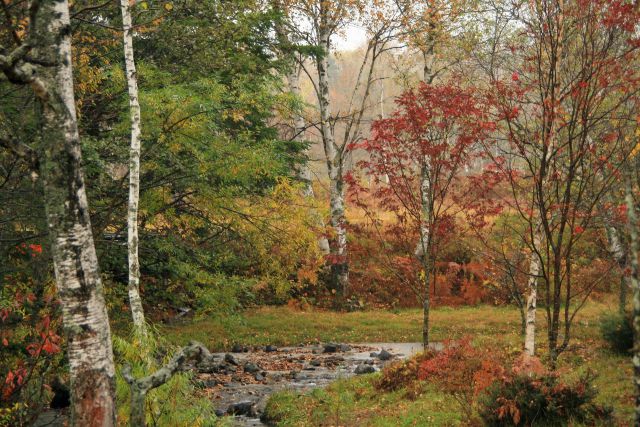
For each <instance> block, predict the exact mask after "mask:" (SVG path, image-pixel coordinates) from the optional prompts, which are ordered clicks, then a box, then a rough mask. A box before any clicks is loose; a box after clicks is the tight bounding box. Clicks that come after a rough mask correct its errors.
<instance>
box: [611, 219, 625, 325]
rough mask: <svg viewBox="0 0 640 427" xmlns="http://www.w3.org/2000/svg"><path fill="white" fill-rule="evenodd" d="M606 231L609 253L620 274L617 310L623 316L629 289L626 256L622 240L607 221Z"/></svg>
mask: <svg viewBox="0 0 640 427" xmlns="http://www.w3.org/2000/svg"><path fill="white" fill-rule="evenodd" d="M606 229H607V240H608V241H609V252H610V253H611V256H613V259H614V260H615V261H616V264H618V267H619V268H620V271H621V272H622V277H621V279H620V301H619V305H618V308H619V310H620V313H622V314H624V310H625V307H626V305H627V289H629V288H630V285H631V283H630V281H631V278H630V277H629V275H628V274H626V269H627V254H626V251H625V248H624V245H623V244H622V240H621V239H620V233H619V232H618V229H617V228H616V227H615V226H614V225H612V224H611V223H610V222H609V221H607V224H606Z"/></svg>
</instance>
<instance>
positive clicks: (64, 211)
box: [32, 0, 116, 426]
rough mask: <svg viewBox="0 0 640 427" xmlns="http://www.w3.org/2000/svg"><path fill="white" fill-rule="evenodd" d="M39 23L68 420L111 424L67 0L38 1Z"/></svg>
mask: <svg viewBox="0 0 640 427" xmlns="http://www.w3.org/2000/svg"><path fill="white" fill-rule="evenodd" d="M37 23H38V25H39V27H40V28H41V29H44V28H45V27H46V34H44V35H43V37H42V40H41V43H40V44H39V45H38V46H42V53H46V54H49V55H51V56H53V57H55V59H56V63H57V65H56V66H55V67H41V69H40V70H41V72H40V74H41V82H42V83H43V84H44V85H43V86H39V85H37V84H35V83H33V84H32V86H33V87H34V90H35V92H36V95H37V96H38V97H39V99H40V101H41V104H42V106H43V126H42V137H43V142H44V144H43V145H44V153H43V156H42V160H43V162H42V164H41V175H42V177H43V181H44V194H45V207H46V213H47V225H48V229H49V235H50V238H51V249H52V254H53V263H54V269H55V276H56V283H57V290H58V295H59V298H60V302H61V307H62V313H63V323H64V331H65V335H66V342H67V352H68V358H69V368H70V377H71V408H70V413H71V425H74V426H113V425H115V417H116V410H115V409H116V408H115V401H114V400H115V369H114V362H113V351H112V347H111V332H110V328H109V320H108V317H107V309H106V305H105V300H104V294H103V285H102V282H101V279H100V274H99V271H98V260H97V257H96V252H95V247H94V242H93V235H92V232H91V221H90V218H89V207H88V203H87V195H86V189H85V183H84V177H83V174H82V166H81V165H82V159H81V151H80V139H79V135H78V127H77V119H76V111H75V102H74V91H73V73H72V65H71V64H72V62H71V30H70V27H71V24H70V18H69V5H68V2H67V1H66V0H58V1H49V2H43V3H42V5H41V9H40V11H39V13H38V17H37ZM36 83H37V82H36ZM36 86H37V87H36Z"/></svg>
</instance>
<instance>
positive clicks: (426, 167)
mask: <svg viewBox="0 0 640 427" xmlns="http://www.w3.org/2000/svg"><path fill="white" fill-rule="evenodd" d="M423 161H424V163H423V164H422V166H421V168H420V204H421V210H422V214H421V215H422V218H421V223H420V237H419V241H418V244H417V246H416V250H415V255H416V257H418V258H419V259H420V262H421V263H422V268H423V270H424V280H423V283H424V290H423V291H424V295H423V300H422V345H423V347H424V350H425V351H426V350H427V349H428V347H429V313H430V310H431V295H430V294H429V291H430V289H429V288H430V283H431V265H432V261H433V260H432V259H431V252H430V248H431V229H430V225H431V220H432V215H431V213H432V212H431V199H432V197H431V177H430V176H429V172H430V169H431V166H430V161H429V158H428V157H427V156H425V157H424V160H423Z"/></svg>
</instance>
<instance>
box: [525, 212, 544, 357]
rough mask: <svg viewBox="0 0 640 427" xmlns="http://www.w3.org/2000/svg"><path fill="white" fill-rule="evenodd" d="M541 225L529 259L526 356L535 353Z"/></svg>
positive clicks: (537, 229) (534, 238) (536, 230)
mask: <svg viewBox="0 0 640 427" xmlns="http://www.w3.org/2000/svg"><path fill="white" fill-rule="evenodd" d="M541 227H542V225H541V224H540V223H538V224H537V225H536V228H535V230H534V232H533V233H534V234H533V250H532V251H531V255H530V257H531V258H530V260H529V280H528V282H527V289H528V291H529V295H528V296H527V308H526V321H525V329H524V352H525V354H527V355H528V356H535V353H536V307H537V303H538V275H539V274H540V256H539V255H538V251H539V250H540V243H541V242H542V230H541Z"/></svg>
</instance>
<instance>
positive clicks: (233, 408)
mask: <svg viewBox="0 0 640 427" xmlns="http://www.w3.org/2000/svg"><path fill="white" fill-rule="evenodd" d="M254 405H255V404H254V402H252V401H250V400H247V401H244V402H238V403H233V404H231V405H229V408H227V414H229V415H244V416H247V417H252V416H255V415H256V411H255V407H254Z"/></svg>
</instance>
